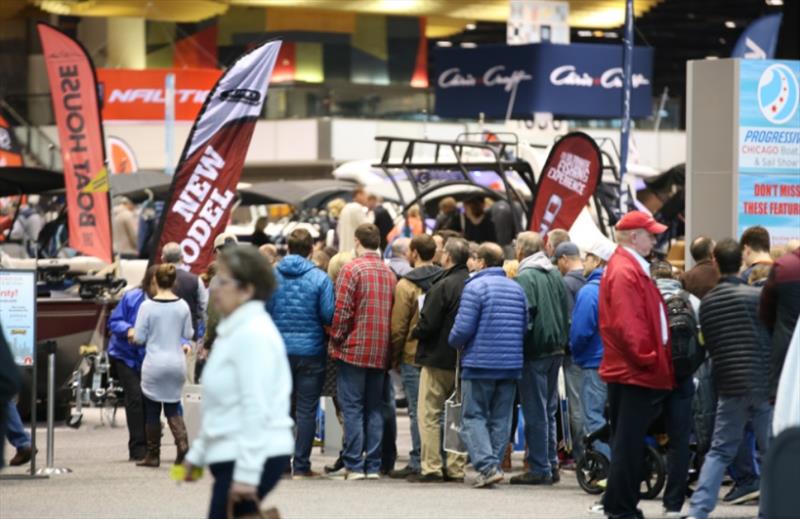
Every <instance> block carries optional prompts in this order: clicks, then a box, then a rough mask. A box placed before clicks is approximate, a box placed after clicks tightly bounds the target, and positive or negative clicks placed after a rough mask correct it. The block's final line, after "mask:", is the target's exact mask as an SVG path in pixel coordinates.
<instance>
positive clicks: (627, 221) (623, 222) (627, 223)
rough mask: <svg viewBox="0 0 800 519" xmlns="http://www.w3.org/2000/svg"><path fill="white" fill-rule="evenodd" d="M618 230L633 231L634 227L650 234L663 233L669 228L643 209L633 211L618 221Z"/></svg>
mask: <svg viewBox="0 0 800 519" xmlns="http://www.w3.org/2000/svg"><path fill="white" fill-rule="evenodd" d="M616 229H617V230H618V231H632V230H633V229H644V230H645V231H647V232H649V233H650V234H661V233H662V232H664V231H666V230H667V226H666V225H664V224H660V223H658V222H657V221H655V219H654V218H653V217H652V216H650V215H649V214H646V213H643V212H641V211H631V212H630V213H628V214H626V215H625V216H623V217H622V219H620V221H619V222H617V225H616Z"/></svg>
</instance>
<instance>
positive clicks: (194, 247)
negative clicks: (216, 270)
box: [150, 41, 281, 274]
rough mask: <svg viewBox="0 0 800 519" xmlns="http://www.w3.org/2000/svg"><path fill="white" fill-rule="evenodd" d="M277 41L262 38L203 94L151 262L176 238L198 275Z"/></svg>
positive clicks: (231, 193)
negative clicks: (201, 107) (257, 45)
mask: <svg viewBox="0 0 800 519" xmlns="http://www.w3.org/2000/svg"><path fill="white" fill-rule="evenodd" d="M280 47H281V42H280V41H273V42H269V43H265V44H263V45H261V46H259V47H256V48H255V49H253V50H251V51H250V52H248V53H247V54H245V55H243V56H242V57H240V58H239V59H238V60H237V61H236V62H235V63H234V64H233V65H232V66H231V67H230V68H229V69H228V70H227V71H226V72H225V73H224V74H223V75H222V77H221V78H220V80H219V81H218V82H217V84H216V85H215V86H214V88H213V89H212V90H211V93H210V94H209V95H208V98H206V102H205V104H204V105H203V109H202V110H200V115H199V116H198V117H197V120H196V121H195V123H194V127H193V128H192V131H191V132H190V133H189V138H188V139H187V141H186V146H185V147H184V149H183V154H182V155H181V160H180V163H179V164H178V167H177V170H176V173H175V176H174V177H173V180H172V186H171V188H170V193H169V197H168V199H167V202H166V204H165V206H164V213H163V215H162V217H161V226H160V234H159V239H158V242H157V243H158V245H157V246H156V250H155V251H154V253H153V254H152V255H151V256H150V259H151V262H155V263H157V262H159V261H160V259H161V249H162V248H163V247H164V245H166V244H167V243H169V242H177V243H179V244H180V246H181V249H182V251H183V261H184V263H186V264H187V265H188V266H189V267H190V268H191V271H192V272H194V273H196V274H200V273H202V272H204V271H205V270H206V267H207V266H208V264H209V263H210V262H211V260H212V257H213V251H212V246H213V243H214V237H215V236H217V235H218V234H219V233H221V232H222V231H224V230H225V226H226V225H227V224H228V218H229V216H230V212H231V207H232V206H233V202H234V197H235V194H236V184H237V183H238V182H239V177H240V176H241V173H242V166H243V165H244V159H245V155H247V148H248V146H249V145H250V138H251V137H252V136H253V130H254V129H255V124H256V120H257V119H258V116H259V115H260V114H261V108H262V106H263V105H264V101H265V100H266V98H267V85H268V83H269V79H270V76H271V75H272V69H273V67H274V66H275V62H276V61H277V58H278V51H279V50H280Z"/></svg>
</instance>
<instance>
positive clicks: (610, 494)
mask: <svg viewBox="0 0 800 519" xmlns="http://www.w3.org/2000/svg"><path fill="white" fill-rule="evenodd" d="M668 394H669V392H668V391H660V390H656V389H649V388H645V387H640V386H631V385H627V384H615V383H611V384H608V405H609V421H610V424H611V467H610V469H609V475H608V487H607V488H606V493H605V496H604V497H603V507H604V509H605V513H606V515H607V516H608V517H611V518H614V519H617V518H618V519H622V518H626V519H627V518H634V517H643V516H642V515H641V513H640V512H639V511H638V510H637V508H636V505H637V504H638V503H639V488H640V486H641V483H642V478H643V476H644V473H643V472H644V450H645V437H646V436H647V429H648V428H649V427H650V424H651V423H653V420H655V419H656V418H658V416H659V415H660V414H661V408H662V404H663V402H664V399H665V398H666V397H667V395H668Z"/></svg>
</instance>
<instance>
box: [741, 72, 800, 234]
mask: <svg viewBox="0 0 800 519" xmlns="http://www.w3.org/2000/svg"><path fill="white" fill-rule="evenodd" d="M738 205H739V210H738V217H739V221H738V225H737V231H738V234H739V235H741V234H742V233H743V232H744V230H745V229H746V228H748V227H750V226H752V225H762V226H764V227H766V228H767V230H768V231H769V233H770V237H771V238H772V243H773V244H774V245H783V244H785V243H786V242H788V241H789V240H794V239H800V62H799V61H767V60H743V61H741V62H740V63H739V202H738Z"/></svg>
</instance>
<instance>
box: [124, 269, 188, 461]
mask: <svg viewBox="0 0 800 519" xmlns="http://www.w3.org/2000/svg"><path fill="white" fill-rule="evenodd" d="M175 277H176V271H175V265H171V264H163V265H159V266H158V268H157V270H156V274H155V287H154V288H155V296H154V297H153V298H152V299H148V300H147V301H145V302H143V303H142V306H141V307H140V309H139V315H138V316H137V319H136V328H135V334H134V338H135V341H136V342H137V343H138V344H143V345H144V346H145V348H146V353H145V357H144V363H143V364H142V393H143V395H144V412H145V435H146V438H147V455H146V456H145V459H144V460H143V461H141V462H139V463H137V464H136V465H137V466H140V467H158V466H159V464H160V462H161V409H162V407H163V409H164V414H165V415H166V417H167V423H168V424H169V428H170V430H171V431H172V436H173V437H174V438H175V445H176V446H177V448H178V455H177V458H176V459H175V463H176V464H180V463H183V457H184V456H185V455H186V452H187V451H188V450H189V441H188V437H187V435H186V426H185V425H184V423H183V416H181V410H180V400H181V390H182V389H183V384H184V382H185V380H186V361H185V360H184V356H185V354H186V348H188V345H183V344H181V343H182V339H186V340H188V339H191V338H192V335H193V334H194V330H193V329H192V317H191V312H190V310H189V306H188V305H187V304H186V302H185V301H183V300H181V299H179V298H178V297H177V296H176V295H175V294H174V293H173V292H172V286H173V285H174V284H175Z"/></svg>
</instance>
